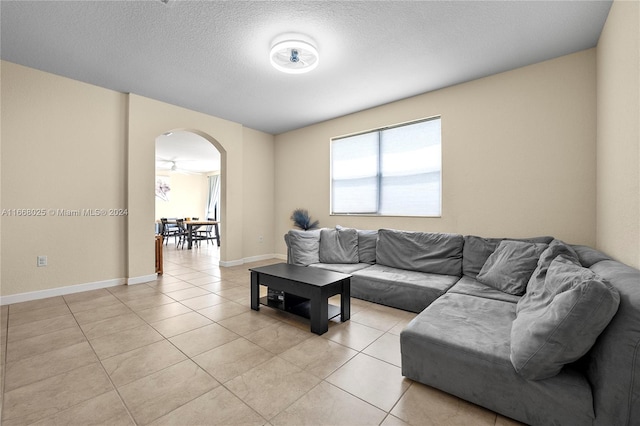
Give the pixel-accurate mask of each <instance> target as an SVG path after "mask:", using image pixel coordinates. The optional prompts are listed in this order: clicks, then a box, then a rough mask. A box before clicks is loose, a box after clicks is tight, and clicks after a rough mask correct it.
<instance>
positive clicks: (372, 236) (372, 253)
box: [358, 229, 378, 264]
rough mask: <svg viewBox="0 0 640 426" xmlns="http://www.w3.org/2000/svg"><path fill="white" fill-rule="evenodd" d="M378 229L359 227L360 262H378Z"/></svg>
mask: <svg viewBox="0 0 640 426" xmlns="http://www.w3.org/2000/svg"><path fill="white" fill-rule="evenodd" d="M377 240H378V231H373V230H367V229H358V258H359V261H360V263H370V264H374V263H376V242H377Z"/></svg>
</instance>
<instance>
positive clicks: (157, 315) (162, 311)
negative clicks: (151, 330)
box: [136, 302, 191, 324]
mask: <svg viewBox="0 0 640 426" xmlns="http://www.w3.org/2000/svg"><path fill="white" fill-rule="evenodd" d="M187 312H191V309H189V308H188V307H186V306H184V305H183V304H181V303H180V302H173V303H167V304H166V305H160V306H154V307H152V308H147V309H143V310H141V311H137V312H136V313H137V314H138V316H139V317H140V318H142V319H143V320H145V321H146V322H148V323H149V324H151V323H152V322H158V321H161V320H163V319H167V318H171V317H175V316H178V315H182V314H186V313H187Z"/></svg>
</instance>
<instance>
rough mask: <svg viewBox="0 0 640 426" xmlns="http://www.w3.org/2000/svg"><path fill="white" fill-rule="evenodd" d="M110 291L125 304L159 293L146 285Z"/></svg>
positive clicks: (117, 288) (129, 286) (128, 286)
mask: <svg viewBox="0 0 640 426" xmlns="http://www.w3.org/2000/svg"><path fill="white" fill-rule="evenodd" d="M110 291H111V294H113V295H114V296H116V297H117V298H118V299H120V300H121V301H122V302H125V303H126V302H130V301H132V300H136V299H141V298H145V297H147V296H155V295H157V294H158V293H159V291H158V290H157V289H156V288H155V287H152V286H148V285H145V284H138V285H127V286H120V287H113V288H112V289H110Z"/></svg>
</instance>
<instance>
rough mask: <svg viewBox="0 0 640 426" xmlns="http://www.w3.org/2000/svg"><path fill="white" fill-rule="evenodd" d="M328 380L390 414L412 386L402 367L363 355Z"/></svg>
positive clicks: (352, 360)
mask: <svg viewBox="0 0 640 426" xmlns="http://www.w3.org/2000/svg"><path fill="white" fill-rule="evenodd" d="M326 380H327V381H328V382H329V383H332V384H334V385H336V386H338V387H339V388H341V389H343V390H345V391H347V392H349V393H350V394H352V395H355V396H357V397H358V398H361V399H363V400H365V401H367V402H368V403H370V404H373V405H375V406H376V407H378V408H380V409H382V410H384V411H389V410H391V409H392V408H393V406H394V404H395V403H396V402H397V401H398V400H399V399H400V397H401V396H402V394H403V393H404V392H405V391H406V390H407V388H408V387H409V385H410V384H411V382H410V381H409V380H407V379H405V378H404V377H402V374H401V372H400V368H399V367H396V366H394V365H391V364H388V363H386V362H384V361H380V360H378V359H375V358H372V357H370V356H368V355H364V354H358V355H356V356H355V357H354V358H352V359H351V360H349V362H347V363H346V364H345V365H343V366H342V367H340V368H339V369H338V370H336V371H335V372H334V373H333V374H331V375H330V376H329V377H327V378H326Z"/></svg>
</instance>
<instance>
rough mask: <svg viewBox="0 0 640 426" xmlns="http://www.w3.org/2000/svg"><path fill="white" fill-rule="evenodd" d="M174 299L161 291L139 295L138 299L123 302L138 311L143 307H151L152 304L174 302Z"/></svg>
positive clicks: (159, 304) (158, 304)
mask: <svg viewBox="0 0 640 426" xmlns="http://www.w3.org/2000/svg"><path fill="white" fill-rule="evenodd" d="M174 302H175V300H173V299H172V298H170V297H169V296H166V295H164V294H162V293H157V294H154V295H152V296H147V297H141V298H138V299H132V300H128V301H126V302H124V303H125V305H127V306H128V307H129V308H130V309H131V310H133V311H135V312H138V311H142V310H144V309H149V308H153V307H154V306H161V305H166V304H167V303H174Z"/></svg>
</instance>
